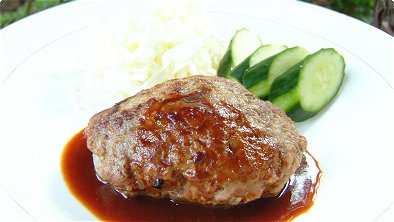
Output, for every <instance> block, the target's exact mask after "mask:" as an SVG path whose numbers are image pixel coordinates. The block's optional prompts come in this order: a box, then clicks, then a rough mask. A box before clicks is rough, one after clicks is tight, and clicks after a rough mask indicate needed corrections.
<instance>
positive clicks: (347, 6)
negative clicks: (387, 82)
mask: <svg viewBox="0 0 394 222" xmlns="http://www.w3.org/2000/svg"><path fill="white" fill-rule="evenodd" d="M0 1H1V3H0V12H1V15H0V28H3V27H5V26H7V25H9V24H11V23H13V22H15V21H17V20H19V19H21V18H24V17H26V16H28V15H31V14H34V13H36V12H39V11H41V10H44V9H47V8H50V7H53V6H56V5H59V4H62V3H65V2H69V1H71V0H0ZM301 1H304V2H310V3H313V4H317V5H320V6H323V7H326V8H330V9H332V10H335V11H338V12H341V13H344V14H347V15H349V16H352V17H354V18H356V19H359V20H361V21H363V22H366V23H368V24H371V25H374V26H376V27H378V28H380V29H382V30H383V31H386V32H388V33H389V34H391V35H393V32H392V30H393V27H392V26H393V25H394V21H393V19H394V16H393V14H394V12H393V10H394V6H393V5H394V3H393V0H301Z"/></svg>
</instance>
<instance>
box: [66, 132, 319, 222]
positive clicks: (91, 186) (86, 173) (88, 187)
mask: <svg viewBox="0 0 394 222" xmlns="http://www.w3.org/2000/svg"><path fill="white" fill-rule="evenodd" d="M61 167H62V172H63V176H64V179H65V181H66V183H67V185H68V187H69V189H70V190H71V192H72V194H73V195H74V196H75V197H76V198H77V199H78V200H79V201H80V202H81V203H82V204H83V205H84V206H85V207H86V208H87V209H88V210H89V211H90V212H91V213H92V214H93V215H95V216H96V217H97V218H98V219H100V220H111V221H120V220H121V221H278V220H281V221H283V220H291V219H292V218H294V217H296V216H297V215H300V214H301V213H304V212H306V211H307V210H308V209H309V208H310V207H311V206H312V205H313V200H314V197H315V194H316V189H317V187H318V185H319V179H320V175H321V170H320V169H319V167H318V164H317V162H316V161H315V160H314V159H313V157H312V156H311V155H310V154H309V153H305V158H304V161H303V163H302V165H301V167H300V168H299V169H298V170H297V172H296V174H295V175H294V176H293V177H292V178H291V180H290V181H289V183H288V185H287V187H286V188H285V189H284V190H283V191H282V193H281V195H280V196H279V197H274V198H261V199H259V200H256V201H253V202H250V203H247V204H244V205H240V206H234V207H205V206H200V205H196V204H190V203H178V202H174V201H171V200H169V199H154V198H151V197H142V196H140V197H134V198H129V199H127V198H124V197H123V196H122V195H121V194H119V193H118V192H116V191H115V190H114V189H113V188H112V187H111V186H109V185H105V184H103V183H102V182H100V181H99V180H98V179H97V177H96V174H95V170H94V166H93V161H92V153H91V152H90V151H89V150H88V149H87V147H86V139H85V138H84V136H83V131H81V132H79V133H78V134H76V135H75V136H74V137H73V138H72V139H71V140H70V141H69V142H68V143H67V144H66V146H65V149H64V151H63V154H62V160H61Z"/></svg>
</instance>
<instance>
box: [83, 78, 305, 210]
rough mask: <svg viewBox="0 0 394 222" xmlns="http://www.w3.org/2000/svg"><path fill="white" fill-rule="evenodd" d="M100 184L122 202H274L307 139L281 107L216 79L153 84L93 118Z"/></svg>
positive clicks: (90, 136) (91, 144) (90, 133)
mask: <svg viewBox="0 0 394 222" xmlns="http://www.w3.org/2000/svg"><path fill="white" fill-rule="evenodd" d="M84 133H85V136H86V138H87V145H88V148H89V149H90V150H91V151H92V152H93V159H94V165H95V169H96V173H97V175H98V177H99V178H100V179H101V180H102V181H103V182H105V183H108V184H110V185H112V186H113V187H114V188H115V189H116V190H117V191H119V192H120V193H122V194H123V195H125V196H127V197H132V196H134V195H137V194H142V195H149V196H153V197H170V198H172V199H176V200H185V201H190V202H195V203H201V204H208V205H236V204H242V203H246V202H249V201H252V200H255V199H257V198H260V197H270V196H274V195H278V194H279V193H280V192H281V190H282V189H283V187H284V186H285V184H286V183H287V181H288V180H289V178H290V176H291V175H293V174H294V172H295V171H296V169H297V168H298V167H299V165H300V162H301V160H302V156H303V152H304V151H305V149H306V144H307V142H306V140H305V138H304V137H303V136H301V135H299V134H298V133H297V131H296V129H295V126H294V124H293V122H292V121H291V120H290V118H288V117H287V116H286V115H285V114H284V112H282V111H281V110H280V109H279V108H276V107H274V106H273V105H272V104H271V103H270V102H266V101H262V100H260V99H258V98H257V97H256V96H254V95H253V94H251V93H249V92H248V91H247V90H246V89H244V88H243V86H241V85H240V84H239V83H237V82H235V81H231V80H227V79H224V78H221V77H207V76H195V77H188V78H183V79H176V80H170V81H167V82H164V83H162V84H158V85H156V86H155V87H153V88H151V89H147V90H143V91H141V92H140V93H138V94H136V95H134V96H132V97H129V98H127V99H125V100H123V101H121V102H119V103H117V104H116V105H115V106H113V107H112V108H109V109H106V110H104V111H102V112H100V113H98V114H96V115H94V116H93V117H92V118H91V119H90V121H89V124H88V127H87V128H86V129H85V132H84Z"/></svg>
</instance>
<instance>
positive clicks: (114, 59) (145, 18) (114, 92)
mask: <svg viewBox="0 0 394 222" xmlns="http://www.w3.org/2000/svg"><path fill="white" fill-rule="evenodd" d="M213 30H214V29H213V28H212V27H211V23H210V22H209V20H208V19H207V17H206V16H205V15H204V14H203V12H202V10H201V8H200V7H198V5H196V4H195V3H194V2H187V3H180V2H178V4H176V5H173V4H171V5H170V6H165V5H161V6H159V7H157V8H154V9H151V10H149V11H141V12H138V13H132V14H131V15H129V16H127V17H119V18H117V19H114V20H112V21H110V22H107V23H104V24H97V25H96V26H94V27H92V28H90V30H89V35H90V38H88V39H89V40H87V41H88V42H89V44H88V45H89V47H88V49H89V50H88V51H90V53H88V54H89V55H87V56H85V58H83V63H84V68H83V69H81V70H80V71H79V72H78V75H79V77H80V78H78V81H76V82H75V83H74V84H73V88H74V94H75V97H76V99H75V101H77V102H78V106H79V108H82V109H92V108H93V109H95V110H96V109H102V108H106V107H109V106H112V105H113V104H114V103H115V102H118V101H120V100H122V99H124V98H127V97H129V96H131V95H133V94H135V93H137V92H139V91H141V90H142V89H146V88H150V87H152V86H154V85H156V84H158V83H161V82H164V81H166V80H169V79H174V78H182V77H188V76H193V75H216V69H217V67H218V65H219V61H220V59H221V57H222V56H223V54H224V50H225V47H224V44H223V42H222V41H221V40H219V39H218V38H217V37H215V35H214V32H213Z"/></svg>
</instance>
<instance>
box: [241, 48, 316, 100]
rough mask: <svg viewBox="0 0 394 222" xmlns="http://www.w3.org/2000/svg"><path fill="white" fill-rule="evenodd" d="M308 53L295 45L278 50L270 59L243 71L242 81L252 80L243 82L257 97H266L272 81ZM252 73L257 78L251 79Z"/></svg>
mask: <svg viewBox="0 0 394 222" xmlns="http://www.w3.org/2000/svg"><path fill="white" fill-rule="evenodd" d="M308 54H309V52H308V51H307V50H306V49H304V48H302V47H299V46H297V47H293V48H288V49H286V50H284V51H282V52H280V53H279V54H277V55H275V56H274V57H273V58H272V59H267V60H266V61H262V62H260V63H258V64H256V65H255V66H254V67H253V68H252V67H251V68H250V70H247V71H246V72H245V73H244V83H245V82H247V81H248V80H249V81H252V82H250V84H245V86H246V87H247V88H248V89H249V91H250V92H252V93H253V94H255V95H256V96H257V97H259V98H262V99H264V98H266V97H267V96H268V93H269V91H270V89H271V85H272V82H273V81H274V80H275V79H276V78H277V77H278V76H279V75H280V74H282V73H283V72H284V71H286V70H287V69H289V68H290V67H292V66H294V65H295V64H297V63H298V62H300V61H302V60H303V59H304V58H305V57H306V56H307V55H308ZM261 63H262V64H261ZM260 67H262V68H260ZM254 75H255V76H256V75H257V76H259V78H257V79H254V80H252V79H251V76H254ZM253 81H254V82H253Z"/></svg>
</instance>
